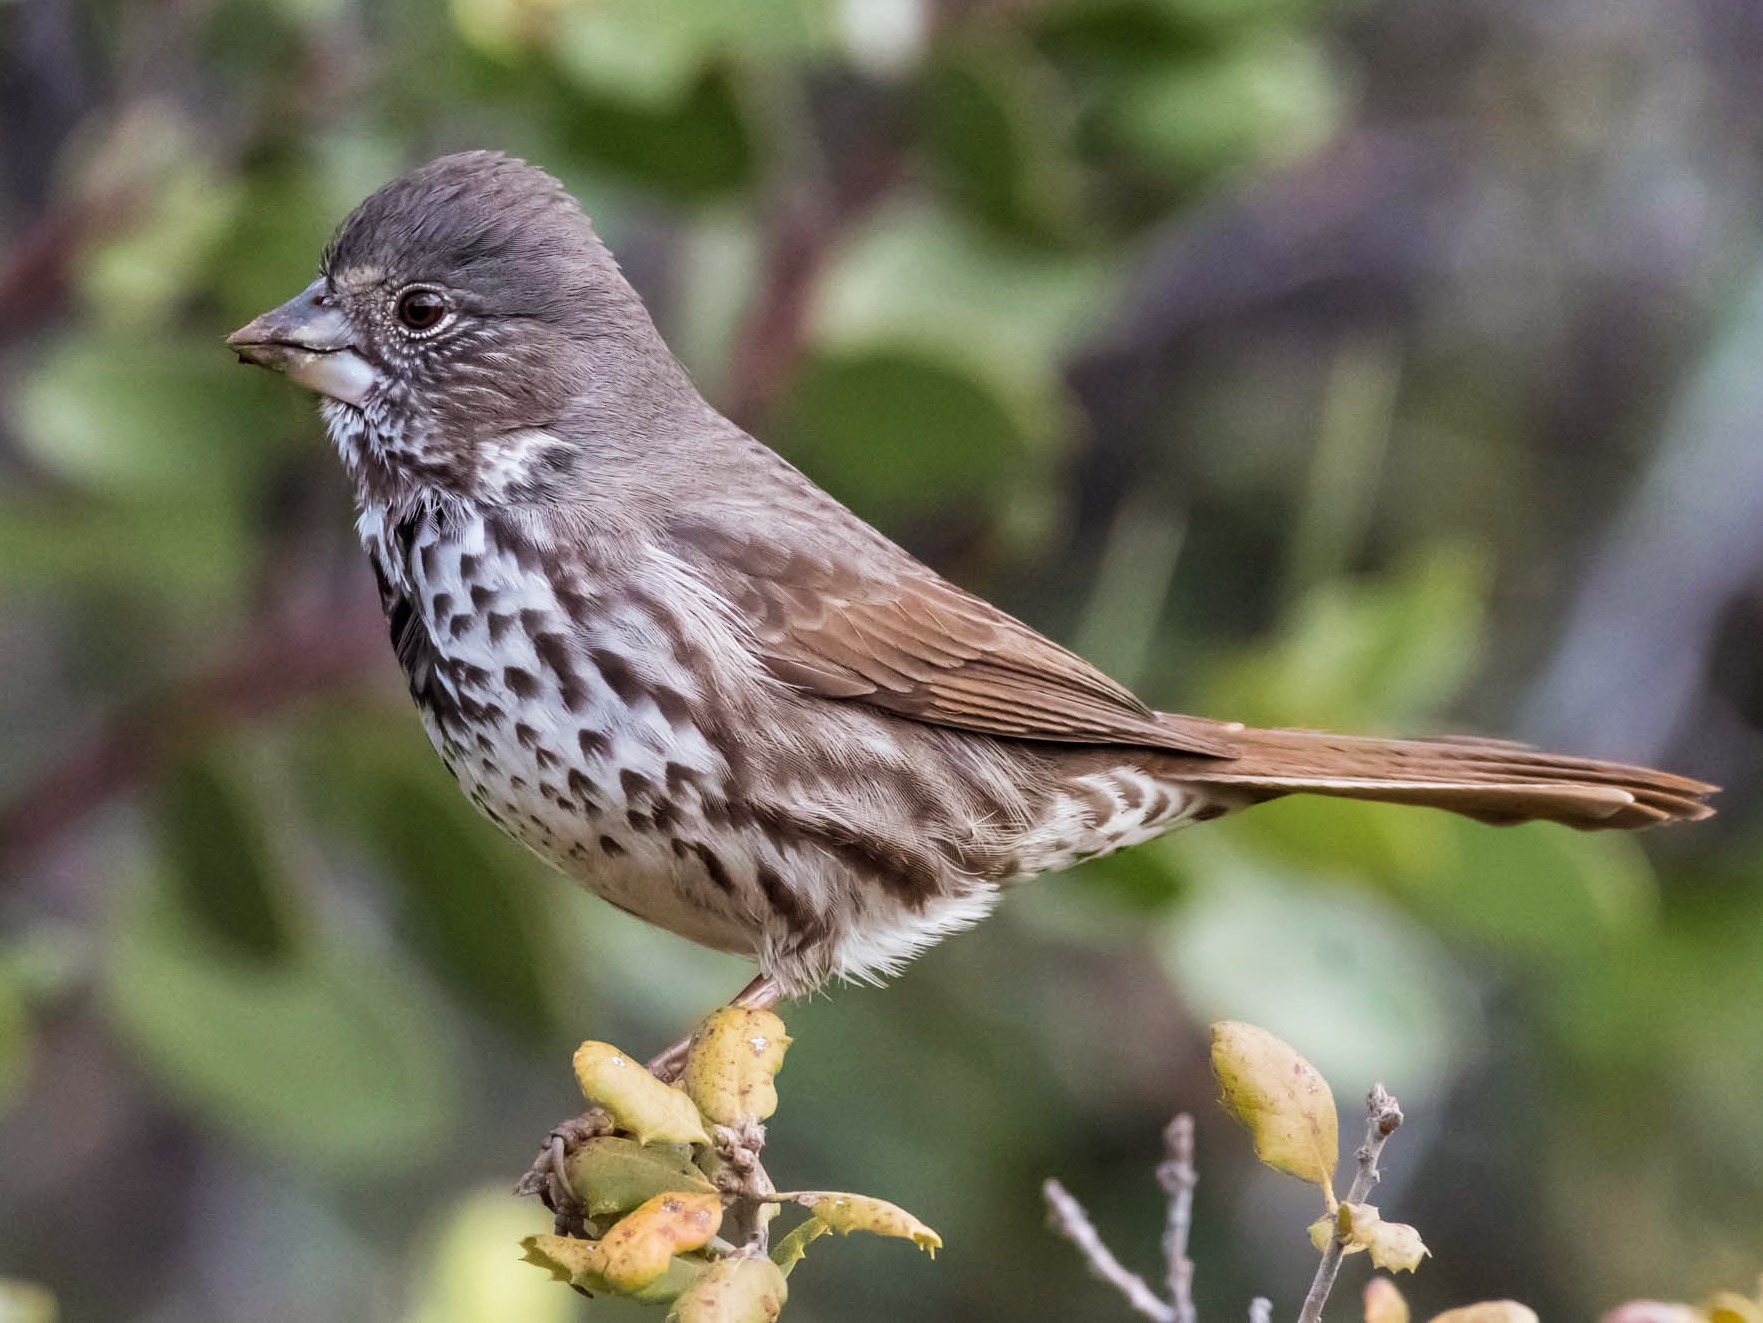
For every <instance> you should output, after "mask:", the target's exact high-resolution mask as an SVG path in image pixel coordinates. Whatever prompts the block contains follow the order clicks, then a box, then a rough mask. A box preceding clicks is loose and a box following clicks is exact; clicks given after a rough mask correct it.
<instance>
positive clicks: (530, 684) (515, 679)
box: [502, 666, 539, 699]
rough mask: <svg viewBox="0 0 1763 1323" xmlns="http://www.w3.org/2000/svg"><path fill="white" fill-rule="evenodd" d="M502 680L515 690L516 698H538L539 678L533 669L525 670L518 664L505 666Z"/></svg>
mask: <svg viewBox="0 0 1763 1323" xmlns="http://www.w3.org/2000/svg"><path fill="white" fill-rule="evenodd" d="M502 682H503V683H504V684H506V685H507V686H508V687H509V688H510V689H512V690H513V691H514V696H515V697H516V698H522V699H525V698H537V697H538V696H539V680H538V677H537V676H535V675H534V674H533V673H532V672H531V671H523V670H521V668H520V667H518V666H509V667H505V668H504V669H503V671H502Z"/></svg>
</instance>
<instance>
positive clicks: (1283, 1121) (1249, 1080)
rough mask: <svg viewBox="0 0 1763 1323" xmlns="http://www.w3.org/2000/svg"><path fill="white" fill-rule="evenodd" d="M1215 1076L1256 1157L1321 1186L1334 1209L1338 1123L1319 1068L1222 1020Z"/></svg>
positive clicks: (1216, 1029)
mask: <svg viewBox="0 0 1763 1323" xmlns="http://www.w3.org/2000/svg"><path fill="white" fill-rule="evenodd" d="M1212 1073H1213V1074H1215V1075H1216V1076H1217V1077H1218V1083H1219V1085H1220V1086H1221V1087H1222V1088H1223V1091H1224V1096H1223V1099H1222V1101H1223V1103H1224V1106H1225V1108H1226V1110H1228V1111H1229V1112H1230V1114H1231V1115H1232V1116H1234V1117H1236V1118H1237V1120H1239V1121H1241V1122H1242V1123H1243V1124H1244V1125H1246V1126H1248V1127H1249V1134H1250V1136H1251V1138H1252V1139H1253V1140H1254V1142H1255V1156H1256V1157H1258V1158H1260V1159H1261V1161H1263V1162H1265V1163H1266V1164H1267V1165H1268V1166H1270V1167H1272V1168H1274V1169H1275V1170H1278V1171H1283V1172H1286V1173H1287V1174H1288V1175H1292V1176H1296V1177H1297V1178H1298V1179H1299V1180H1304V1181H1309V1182H1311V1183H1312V1184H1314V1185H1319V1186H1321V1187H1322V1191H1323V1195H1324V1196H1325V1197H1326V1198H1327V1199H1328V1202H1329V1206H1330V1207H1331V1208H1332V1207H1333V1206H1334V1189H1333V1187H1334V1169H1335V1162H1336V1160H1337V1159H1338V1158H1339V1156H1340V1123H1339V1120H1338V1119H1337V1118H1336V1116H1335V1105H1334V1094H1333V1093H1331V1092H1330V1091H1329V1087H1328V1083H1327V1081H1325V1080H1324V1079H1323V1078H1322V1076H1321V1075H1319V1074H1318V1073H1317V1071H1316V1067H1314V1066H1312V1065H1311V1064H1310V1063H1309V1062H1308V1061H1306V1060H1304V1058H1303V1057H1301V1056H1299V1055H1298V1054H1297V1052H1296V1051H1294V1050H1293V1049H1292V1048H1291V1047H1290V1046H1289V1045H1288V1044H1286V1043H1284V1042H1282V1041H1281V1040H1280V1039H1278V1038H1276V1037H1274V1036H1273V1035H1272V1034H1270V1033H1268V1032H1267V1030H1265V1029H1258V1028H1256V1027H1255V1026H1254V1025H1252V1024H1244V1023H1243V1022H1242V1021H1240V1020H1220V1021H1218V1022H1217V1023H1216V1024H1214V1025H1213V1026H1212Z"/></svg>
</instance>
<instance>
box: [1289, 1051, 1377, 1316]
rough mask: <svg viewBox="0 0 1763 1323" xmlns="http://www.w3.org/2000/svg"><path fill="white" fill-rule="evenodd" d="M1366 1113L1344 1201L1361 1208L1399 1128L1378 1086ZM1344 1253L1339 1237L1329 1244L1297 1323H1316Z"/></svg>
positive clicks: (1370, 1095) (1317, 1266)
mask: <svg viewBox="0 0 1763 1323" xmlns="http://www.w3.org/2000/svg"><path fill="white" fill-rule="evenodd" d="M1365 1111H1366V1118H1367V1119H1366V1124H1365V1142H1364V1143H1363V1144H1361V1145H1360V1146H1359V1153H1358V1158H1359V1170H1358V1171H1357V1172H1356V1173H1355V1174H1354V1176H1353V1185H1352V1188H1351V1189H1349V1190H1348V1191H1347V1200H1346V1201H1347V1202H1348V1203H1350V1204H1362V1203H1364V1202H1365V1201H1366V1199H1368V1198H1369V1197H1370V1196H1371V1190H1372V1187H1373V1186H1375V1185H1376V1184H1377V1182H1378V1180H1379V1178H1380V1177H1381V1175H1382V1173H1380V1172H1379V1171H1378V1169H1377V1159H1378V1155H1379V1154H1381V1153H1382V1152H1383V1146H1384V1145H1385V1144H1386V1143H1388V1142H1389V1138H1390V1136H1391V1135H1393V1134H1395V1133H1396V1127H1397V1126H1399V1125H1401V1124H1402V1109H1401V1107H1400V1106H1399V1105H1398V1104H1397V1102H1396V1100H1395V1099H1394V1098H1392V1097H1391V1096H1390V1095H1389V1093H1388V1092H1386V1091H1385V1089H1384V1087H1383V1085H1381V1084H1375V1085H1373V1086H1372V1089H1371V1092H1370V1093H1369V1094H1367V1095H1366V1098H1365ZM1346 1252H1347V1247H1346V1244H1345V1242H1344V1241H1342V1240H1341V1238H1340V1237H1339V1236H1335V1237H1334V1238H1333V1239H1331V1240H1330V1241H1329V1242H1328V1246H1327V1247H1326V1248H1325V1249H1324V1250H1323V1252H1322V1262H1321V1263H1319V1264H1317V1265H1316V1276H1315V1278H1314V1279H1312V1281H1311V1283H1310V1293H1309V1294H1308V1295H1306V1296H1305V1297H1304V1308H1303V1309H1302V1310H1301V1311H1299V1314H1298V1323H1319V1320H1320V1319H1321V1318H1322V1307H1323V1306H1324V1305H1325V1304H1327V1303H1328V1293H1329V1292H1330V1291H1332V1290H1334V1283H1335V1277H1336V1275H1337V1274H1338V1273H1339V1272H1340V1270H1341V1260H1342V1259H1343V1258H1344V1257H1345V1256H1346Z"/></svg>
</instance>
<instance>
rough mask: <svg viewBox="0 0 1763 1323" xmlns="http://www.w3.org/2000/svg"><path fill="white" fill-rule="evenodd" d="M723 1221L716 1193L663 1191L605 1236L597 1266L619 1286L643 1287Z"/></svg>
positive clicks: (706, 1240) (701, 1244) (608, 1281)
mask: <svg viewBox="0 0 1763 1323" xmlns="http://www.w3.org/2000/svg"><path fill="white" fill-rule="evenodd" d="M721 1226H722V1199H721V1197H720V1196H718V1195H716V1194H686V1193H678V1194H658V1195H656V1196H655V1197H654V1198H653V1199H650V1200H648V1201H647V1202H646V1203H644V1204H643V1205H642V1206H641V1207H639V1208H637V1209H636V1210H635V1211H633V1212H632V1213H630V1214H629V1215H628V1216H627V1217H625V1218H623V1219H621V1220H620V1221H619V1222H618V1223H617V1224H616V1225H615V1226H614V1227H613V1228H612V1229H611V1230H610V1231H608V1232H607V1233H606V1234H605V1235H604V1236H602V1237H601V1238H600V1254H599V1263H598V1265H597V1270H598V1271H599V1274H600V1276H602V1277H603V1278H605V1279H606V1284H607V1285H608V1286H610V1287H611V1288H612V1289H613V1290H615V1291H622V1292H625V1293H627V1294H628V1293H630V1292H632V1291H637V1290H640V1289H641V1288H642V1287H644V1286H647V1285H648V1284H649V1283H650V1282H653V1281H654V1280H655V1279H656V1278H658V1277H660V1276H661V1274H663V1273H664V1272H666V1271H667V1268H668V1264H669V1263H671V1262H672V1260H673V1256H674V1255H675V1254H684V1253H687V1252H689V1251H691V1250H695V1249H702V1248H703V1247H704V1246H705V1245H706V1244H708V1243H709V1241H710V1238H711V1237H712V1236H714V1235H715V1234H716V1232H717V1229H718V1228H719V1227H721Z"/></svg>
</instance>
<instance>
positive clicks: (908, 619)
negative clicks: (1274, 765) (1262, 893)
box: [672, 524, 1236, 757]
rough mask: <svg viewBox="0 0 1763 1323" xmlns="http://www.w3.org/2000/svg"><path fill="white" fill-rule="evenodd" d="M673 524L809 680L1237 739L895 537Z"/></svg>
mask: <svg viewBox="0 0 1763 1323" xmlns="http://www.w3.org/2000/svg"><path fill="white" fill-rule="evenodd" d="M672 531H673V532H674V534H675V536H676V537H678V538H680V539H681V540H682V541H683V542H685V543H687V544H689V545H691V546H692V547H693V548H694V549H695V550H697V551H698V552H700V553H707V554H705V555H704V558H703V560H702V561H701V562H700V568H701V569H702V570H703V571H705V572H708V573H709V574H710V575H711V576H712V577H713V578H714V579H716V580H717V581H718V582H717V586H718V587H719V588H720V589H721V590H722V592H723V594H724V596H725V597H726V599H727V600H728V601H729V602H730V603H731V604H732V605H733V606H734V607H735V609H736V610H737V611H739V612H740V613H741V615H742V616H743V617H744V619H745V621H746V623H747V624H748V626H749V627H750V628H751V630H752V632H753V636H754V638H755V640H756V641H757V643H758V644H759V648H760V652H761V655H762V656H763V657H764V659H765V662H766V665H767V666H768V667H769V668H770V669H771V671H772V673H773V674H774V675H776V676H777V677H778V678H779V679H781V680H783V681H785V682H786V683H789V684H791V685H794V686H796V687H797V688H799V689H801V690H803V691H805V692H807V693H813V694H819V695H821V696H823V697H826V698H836V699H847V700H851V701H855V702H862V703H867V704H869V705H870V706H873V707H878V708H882V709H885V710H886V711H889V712H893V713H897V714H898V715H900V716H905V717H911V718H914V719H915V720H918V721H923V722H928V723H931V724H933V725H941V726H952V727H956V728H958V729H961V730H972V731H983V732H985V733H987V734H991V735H1003V736H1012V737H1015V738H1018V739H1031V740H1050V741H1057V742H1060V743H1077V744H1125V745H1132V746H1136V747H1140V748H1154V749H1167V750H1171V751H1175V752H1181V753H1192V754H1206V755H1212V756H1216V757H1231V756H1234V754H1235V752H1236V751H1235V749H1234V748H1233V746H1232V745H1230V744H1229V743H1228V742H1226V740H1225V739H1223V738H1221V735H1220V730H1219V726H1218V724H1217V723H1212V722H1200V721H1195V722H1193V723H1192V726H1191V727H1189V726H1188V725H1187V724H1186V723H1185V721H1184V719H1183V718H1179V717H1170V716H1167V715H1165V714H1161V713H1157V712H1154V711H1152V710H1151V709H1150V708H1149V707H1147V706H1146V705H1145V704H1144V703H1142V702H1140V701H1139V699H1138V698H1136V697H1135V696H1134V695H1133V694H1132V693H1131V691H1129V690H1127V689H1126V688H1124V687H1123V686H1121V685H1119V684H1117V683H1115V682H1114V681H1113V680H1110V679H1109V678H1108V677H1107V676H1106V675H1103V674H1102V673H1101V672H1100V671H1098V670H1097V669H1096V668H1095V667H1093V666H1091V665H1090V664H1089V663H1088V662H1086V661H1084V660H1083V658H1081V657H1079V656H1077V655H1076V654H1075V653H1072V652H1069V651H1067V650H1066V649H1064V648H1062V647H1060V646H1059V645H1058V644H1056V643H1054V642H1053V641H1052V640H1050V639H1048V638H1046V637H1044V636H1043V635H1041V634H1038V633H1036V632H1035V631H1034V630H1033V629H1030V628H1029V627H1028V626H1027V625H1025V624H1023V623H1022V622H1021V621H1019V620H1017V619H1015V618H1014V617H1013V616H1010V615H1007V614H1006V613H1005V612H1003V611H1000V610H999V609H998V608H997V607H995V606H993V605H991V604H990V603H989V602H986V601H984V600H982V599H981V598H978V597H975V596H973V595H972V594H971V593H967V592H964V591H963V590H961V589H960V588H957V587H955V585H953V584H951V583H949V582H948V581H946V580H944V579H941V578H939V577H937V576H936V575H935V574H934V573H932V572H931V571H930V570H928V569H926V568H924V567H923V566H921V565H919V564H918V563H917V562H916V561H913V560H912V559H911V558H910V557H908V556H906V555H905V553H903V552H899V551H898V549H897V548H893V547H892V546H891V545H888V546H887V547H886V550H887V551H888V552H892V553H893V554H892V555H884V556H869V557H861V558H858V557H849V558H841V559H837V560H835V559H834V558H832V557H823V556H820V555H816V554H814V553H812V552H808V551H805V550H801V549H797V548H793V547H790V546H788V545H785V544H783V543H781V542H779V541H773V540H770V539H763V538H759V537H754V536H751V535H747V536H743V535H739V534H736V533H733V532H731V531H729V530H728V529H726V528H718V527H715V526H711V525H703V524H694V525H680V526H676V527H675V528H674V529H673V530H672ZM878 561H879V562H881V563H879V564H877V563H875V562H878ZM864 562H868V563H864ZM859 564H862V565H863V568H861V569H860V568H857V566H858V565H859Z"/></svg>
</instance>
